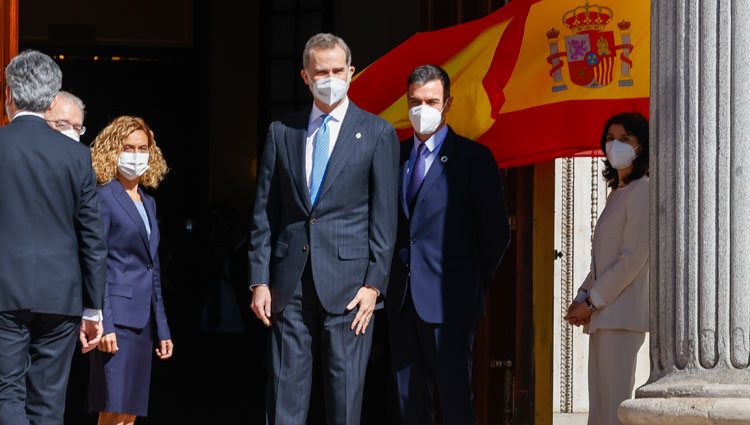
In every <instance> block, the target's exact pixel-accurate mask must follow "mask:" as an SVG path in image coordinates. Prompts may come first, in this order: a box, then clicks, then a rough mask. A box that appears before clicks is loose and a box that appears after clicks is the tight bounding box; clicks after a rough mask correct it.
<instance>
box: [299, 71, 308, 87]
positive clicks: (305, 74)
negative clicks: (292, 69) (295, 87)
mask: <svg viewBox="0 0 750 425" xmlns="http://www.w3.org/2000/svg"><path fill="white" fill-rule="evenodd" d="M299 75H300V76H301V77H302V81H304V82H305V85H306V86H309V85H310V76H309V75H307V71H305V68H302V70H300V72H299Z"/></svg>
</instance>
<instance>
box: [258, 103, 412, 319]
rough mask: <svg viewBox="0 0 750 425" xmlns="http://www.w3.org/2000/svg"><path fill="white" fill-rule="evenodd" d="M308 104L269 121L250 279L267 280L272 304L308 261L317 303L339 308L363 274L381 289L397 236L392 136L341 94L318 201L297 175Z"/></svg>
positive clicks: (279, 302) (282, 302) (283, 297)
mask: <svg viewBox="0 0 750 425" xmlns="http://www.w3.org/2000/svg"><path fill="white" fill-rule="evenodd" d="M311 109H312V107H308V108H307V109H305V110H303V111H300V112H298V113H296V114H293V115H291V116H290V117H288V118H286V119H283V120H280V121H276V122H273V123H272V124H271V125H270V127H269V130H268V136H267V138H266V145H265V149H264V153H263V158H262V160H261V164H260V169H259V173H258V190H257V193H256V199H255V207H254V211H253V222H252V226H251V232H250V246H249V265H250V284H268V285H269V286H270V289H271V296H272V298H271V300H272V301H271V303H272V304H271V307H272V311H273V312H274V313H278V312H279V311H281V310H282V309H283V308H284V307H285V306H286V304H287V303H288V302H289V300H290V298H291V296H292V295H293V294H294V290H295V289H296V286H297V284H298V282H299V281H300V278H301V276H302V272H303V270H304V267H305V264H306V263H307V261H310V262H311V264H310V265H311V268H312V274H313V280H314V282H315V288H316V291H317V294H318V297H319V298H320V301H321V304H322V305H323V307H324V308H325V309H326V311H328V312H329V313H332V314H342V313H345V311H346V305H347V304H348V303H349V302H350V301H351V300H352V299H353V298H354V296H355V295H356V293H357V291H358V290H359V288H361V287H362V285H364V284H368V285H371V286H373V287H375V288H377V289H378V290H379V291H380V293H381V294H385V292H386V287H387V284H388V273H389V270H390V263H391V258H392V254H393V246H394V244H395V239H396V220H397V208H398V176H399V170H398V161H399V143H398V138H397V137H396V132H395V131H394V129H393V127H392V126H391V125H390V124H388V123H387V122H386V121H384V120H382V119H381V118H379V117H377V116H375V115H372V114H370V113H367V112H365V111H363V110H361V109H360V108H359V107H357V106H356V105H355V104H354V103H350V104H349V107H348V109H347V112H346V116H345V117H344V120H343V122H342V124H341V130H340V132H339V135H338V139H337V141H336V144H335V146H334V148H333V151H332V152H331V157H330V159H329V162H328V169H327V171H326V175H325V178H324V180H323V183H322V185H321V189H320V193H319V195H318V202H317V203H316V204H315V205H311V203H310V196H309V192H308V188H307V182H306V178H305V140H306V138H307V126H308V119H309V116H310V111H311Z"/></svg>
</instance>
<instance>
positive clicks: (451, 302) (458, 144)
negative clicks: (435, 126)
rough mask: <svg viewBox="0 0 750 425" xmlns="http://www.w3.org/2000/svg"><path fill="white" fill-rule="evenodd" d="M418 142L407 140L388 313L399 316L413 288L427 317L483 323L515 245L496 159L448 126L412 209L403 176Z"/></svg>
mask: <svg viewBox="0 0 750 425" xmlns="http://www.w3.org/2000/svg"><path fill="white" fill-rule="evenodd" d="M413 146H414V139H413V138H412V139H409V140H406V141H404V142H402V143H401V176H402V177H401V180H400V190H399V198H400V201H401V202H400V205H399V223H398V236H397V240H396V248H395V254H394V260H393V264H392V268H391V277H390V284H389V286H388V295H387V297H386V310H387V313H388V317H389V319H391V320H394V319H395V318H396V316H397V315H398V314H399V312H400V311H401V308H402V306H403V304H404V299H405V296H406V291H407V287H408V286H410V287H411V296H412V299H413V301H414V307H415V309H416V311H417V314H419V317H420V318H421V319H422V320H424V321H425V322H428V323H434V324H443V323H461V322H464V323H466V322H468V321H472V320H476V319H478V318H479V317H480V316H481V314H482V312H483V308H484V294H485V292H486V291H487V287H488V285H489V284H490V282H491V280H492V277H493V275H494V273H495V270H496V269H497V266H498V265H499V264H500V260H501V259H502V257H503V253H504V252H505V249H506V248H507V247H508V244H509V242H510V226H509V224H508V212H507V210H506V207H505V199H504V197H503V186H502V180H501V177H500V172H499V170H498V168H497V163H496V162H495V159H494V157H493V156H492V152H491V151H490V150H489V149H488V148H487V147H485V146H483V145H481V144H479V143H477V142H475V141H472V140H469V139H467V138H464V137H461V136H459V135H457V134H456V133H455V132H453V130H452V129H450V128H449V130H448V134H447V136H446V138H445V141H444V142H443V144H442V146H441V148H440V152H439V154H438V156H437V157H436V159H435V161H434V162H433V163H432V166H431V167H430V169H429V170H428V171H427V175H426V176H425V179H424V182H423V183H422V188H421V189H420V191H419V193H418V194H417V199H416V201H415V203H414V206H413V210H412V211H410V210H409V207H408V205H407V202H406V200H405V195H404V194H405V193H406V184H407V183H406V181H405V180H404V178H403V175H404V173H405V171H406V167H407V165H408V161H409V154H410V152H411V150H412V148H413Z"/></svg>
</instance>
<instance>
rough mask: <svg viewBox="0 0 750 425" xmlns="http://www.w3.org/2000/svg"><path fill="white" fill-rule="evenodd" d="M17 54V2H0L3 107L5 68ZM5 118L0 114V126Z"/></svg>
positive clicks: (0, 84) (0, 89) (3, 114)
mask: <svg viewBox="0 0 750 425" xmlns="http://www.w3.org/2000/svg"><path fill="white" fill-rule="evenodd" d="M17 53H18V0H0V102H1V103H2V105H5V75H4V73H5V66H6V65H8V62H10V60H11V59H12V58H13V57H14V56H15V55H16V54H17ZM6 123H7V117H6V116H5V111H3V113H2V118H1V119H0V124H2V125H5V124H6Z"/></svg>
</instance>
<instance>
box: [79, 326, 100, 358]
mask: <svg viewBox="0 0 750 425" xmlns="http://www.w3.org/2000/svg"><path fill="white" fill-rule="evenodd" d="M103 332H104V326H103V325H102V322H101V321H94V320H86V319H81V330H80V331H79V333H78V340H79V341H81V353H83V354H86V353H88V352H89V351H91V350H93V349H94V348H96V346H97V344H99V341H100V340H101V339H102V333H103Z"/></svg>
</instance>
